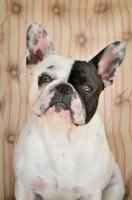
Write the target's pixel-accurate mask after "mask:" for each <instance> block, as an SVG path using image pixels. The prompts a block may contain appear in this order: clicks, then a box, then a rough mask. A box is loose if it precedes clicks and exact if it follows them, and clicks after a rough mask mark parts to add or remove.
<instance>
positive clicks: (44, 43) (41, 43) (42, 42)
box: [33, 38, 49, 57]
mask: <svg viewBox="0 0 132 200" xmlns="http://www.w3.org/2000/svg"><path fill="white" fill-rule="evenodd" d="M48 45H49V41H48V40H47V38H40V39H39V40H38V43H37V45H34V46H33V51H34V53H35V54H37V51H38V50H40V51H41V52H42V55H43V57H45V54H46V52H47V50H48ZM47 53H48V52H47Z"/></svg>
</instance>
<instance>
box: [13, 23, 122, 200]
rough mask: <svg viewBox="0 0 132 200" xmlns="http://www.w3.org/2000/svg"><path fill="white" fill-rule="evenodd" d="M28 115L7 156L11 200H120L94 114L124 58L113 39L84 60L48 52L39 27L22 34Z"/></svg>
mask: <svg viewBox="0 0 132 200" xmlns="http://www.w3.org/2000/svg"><path fill="white" fill-rule="evenodd" d="M27 48H28V56H27V58H26V62H27V67H28V68H30V70H31V74H32V83H31V87H30V90H29V101H30V105H31V109H32V111H33V114H31V116H30V118H29V120H28V122H27V123H26V125H25V126H24V128H23V130H22V132H21V134H20V137H19V141H18V143H17V146H16V150H15V155H14V171H15V176H16V182H15V197H16V200H121V199H122V198H123V195H124V184H123V179H122V176H121V172H120V170H119V167H118V165H117V163H116V162H115V160H114V157H113V155H112V153H111V152H110V150H109V147H108V143H107V139H106V133H105V128H104V125H103V123H102V121H101V118H100V116H99V115H98V114H97V112H96V110H97V106H98V99H99V96H100V93H101V91H102V90H104V89H105V88H106V87H107V86H110V85H112V83H113V81H114V78H115V74H116V72H117V70H118V68H119V65H120V64H121V62H122V60H123V58H124V56H125V46H124V44H123V43H121V42H119V41H117V42H114V43H112V44H110V45H108V46H107V47H106V48H104V49H103V50H102V51H100V52H99V53H98V54H97V55H96V56H95V57H94V58H92V59H91V60H90V61H88V62H87V61H79V60H73V59H70V58H65V57H62V56H60V55H57V54H55V50H54V47H53V45H52V42H51V40H50V37H49V36H48V34H47V33H46V31H45V30H44V28H43V27H42V26H41V25H40V24H38V23H33V24H31V25H30V27H29V28H28V31H27Z"/></svg>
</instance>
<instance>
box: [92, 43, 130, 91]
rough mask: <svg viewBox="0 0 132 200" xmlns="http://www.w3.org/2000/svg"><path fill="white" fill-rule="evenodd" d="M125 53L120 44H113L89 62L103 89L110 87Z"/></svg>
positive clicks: (123, 47) (122, 45)
mask: <svg viewBox="0 0 132 200" xmlns="http://www.w3.org/2000/svg"><path fill="white" fill-rule="evenodd" d="M125 52H126V48H125V45H124V44H123V43H122V42H119V41H117V42H114V43H112V44H110V45H108V46H107V47H106V48H104V49H103V50H102V51H100V52H99V53H98V54H97V55H96V56H95V57H94V58H93V59H92V60H91V61H90V62H92V63H93V64H94V65H95V67H96V69H97V71H98V74H99V75H100V76H101V79H102V82H103V83H104V87H107V86H110V85H111V84H112V83H113V81H114V78H115V75H116V72H117V69H118V68H119V66H120V64H121V62H122V60H123V59H124V56H125Z"/></svg>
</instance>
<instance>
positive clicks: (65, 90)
mask: <svg viewBox="0 0 132 200" xmlns="http://www.w3.org/2000/svg"><path fill="white" fill-rule="evenodd" d="M56 89H57V90H58V91H59V92H60V93H61V94H63V95H67V94H72V93H73V90H72V88H71V87H69V86H68V85H66V84H60V85H58V86H57V87H56Z"/></svg>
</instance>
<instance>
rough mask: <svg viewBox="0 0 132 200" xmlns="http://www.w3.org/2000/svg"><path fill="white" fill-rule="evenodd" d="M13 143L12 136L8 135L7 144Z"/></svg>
mask: <svg viewBox="0 0 132 200" xmlns="http://www.w3.org/2000/svg"><path fill="white" fill-rule="evenodd" d="M14 141H15V136H14V135H9V136H8V142H9V143H13V142H14Z"/></svg>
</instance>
